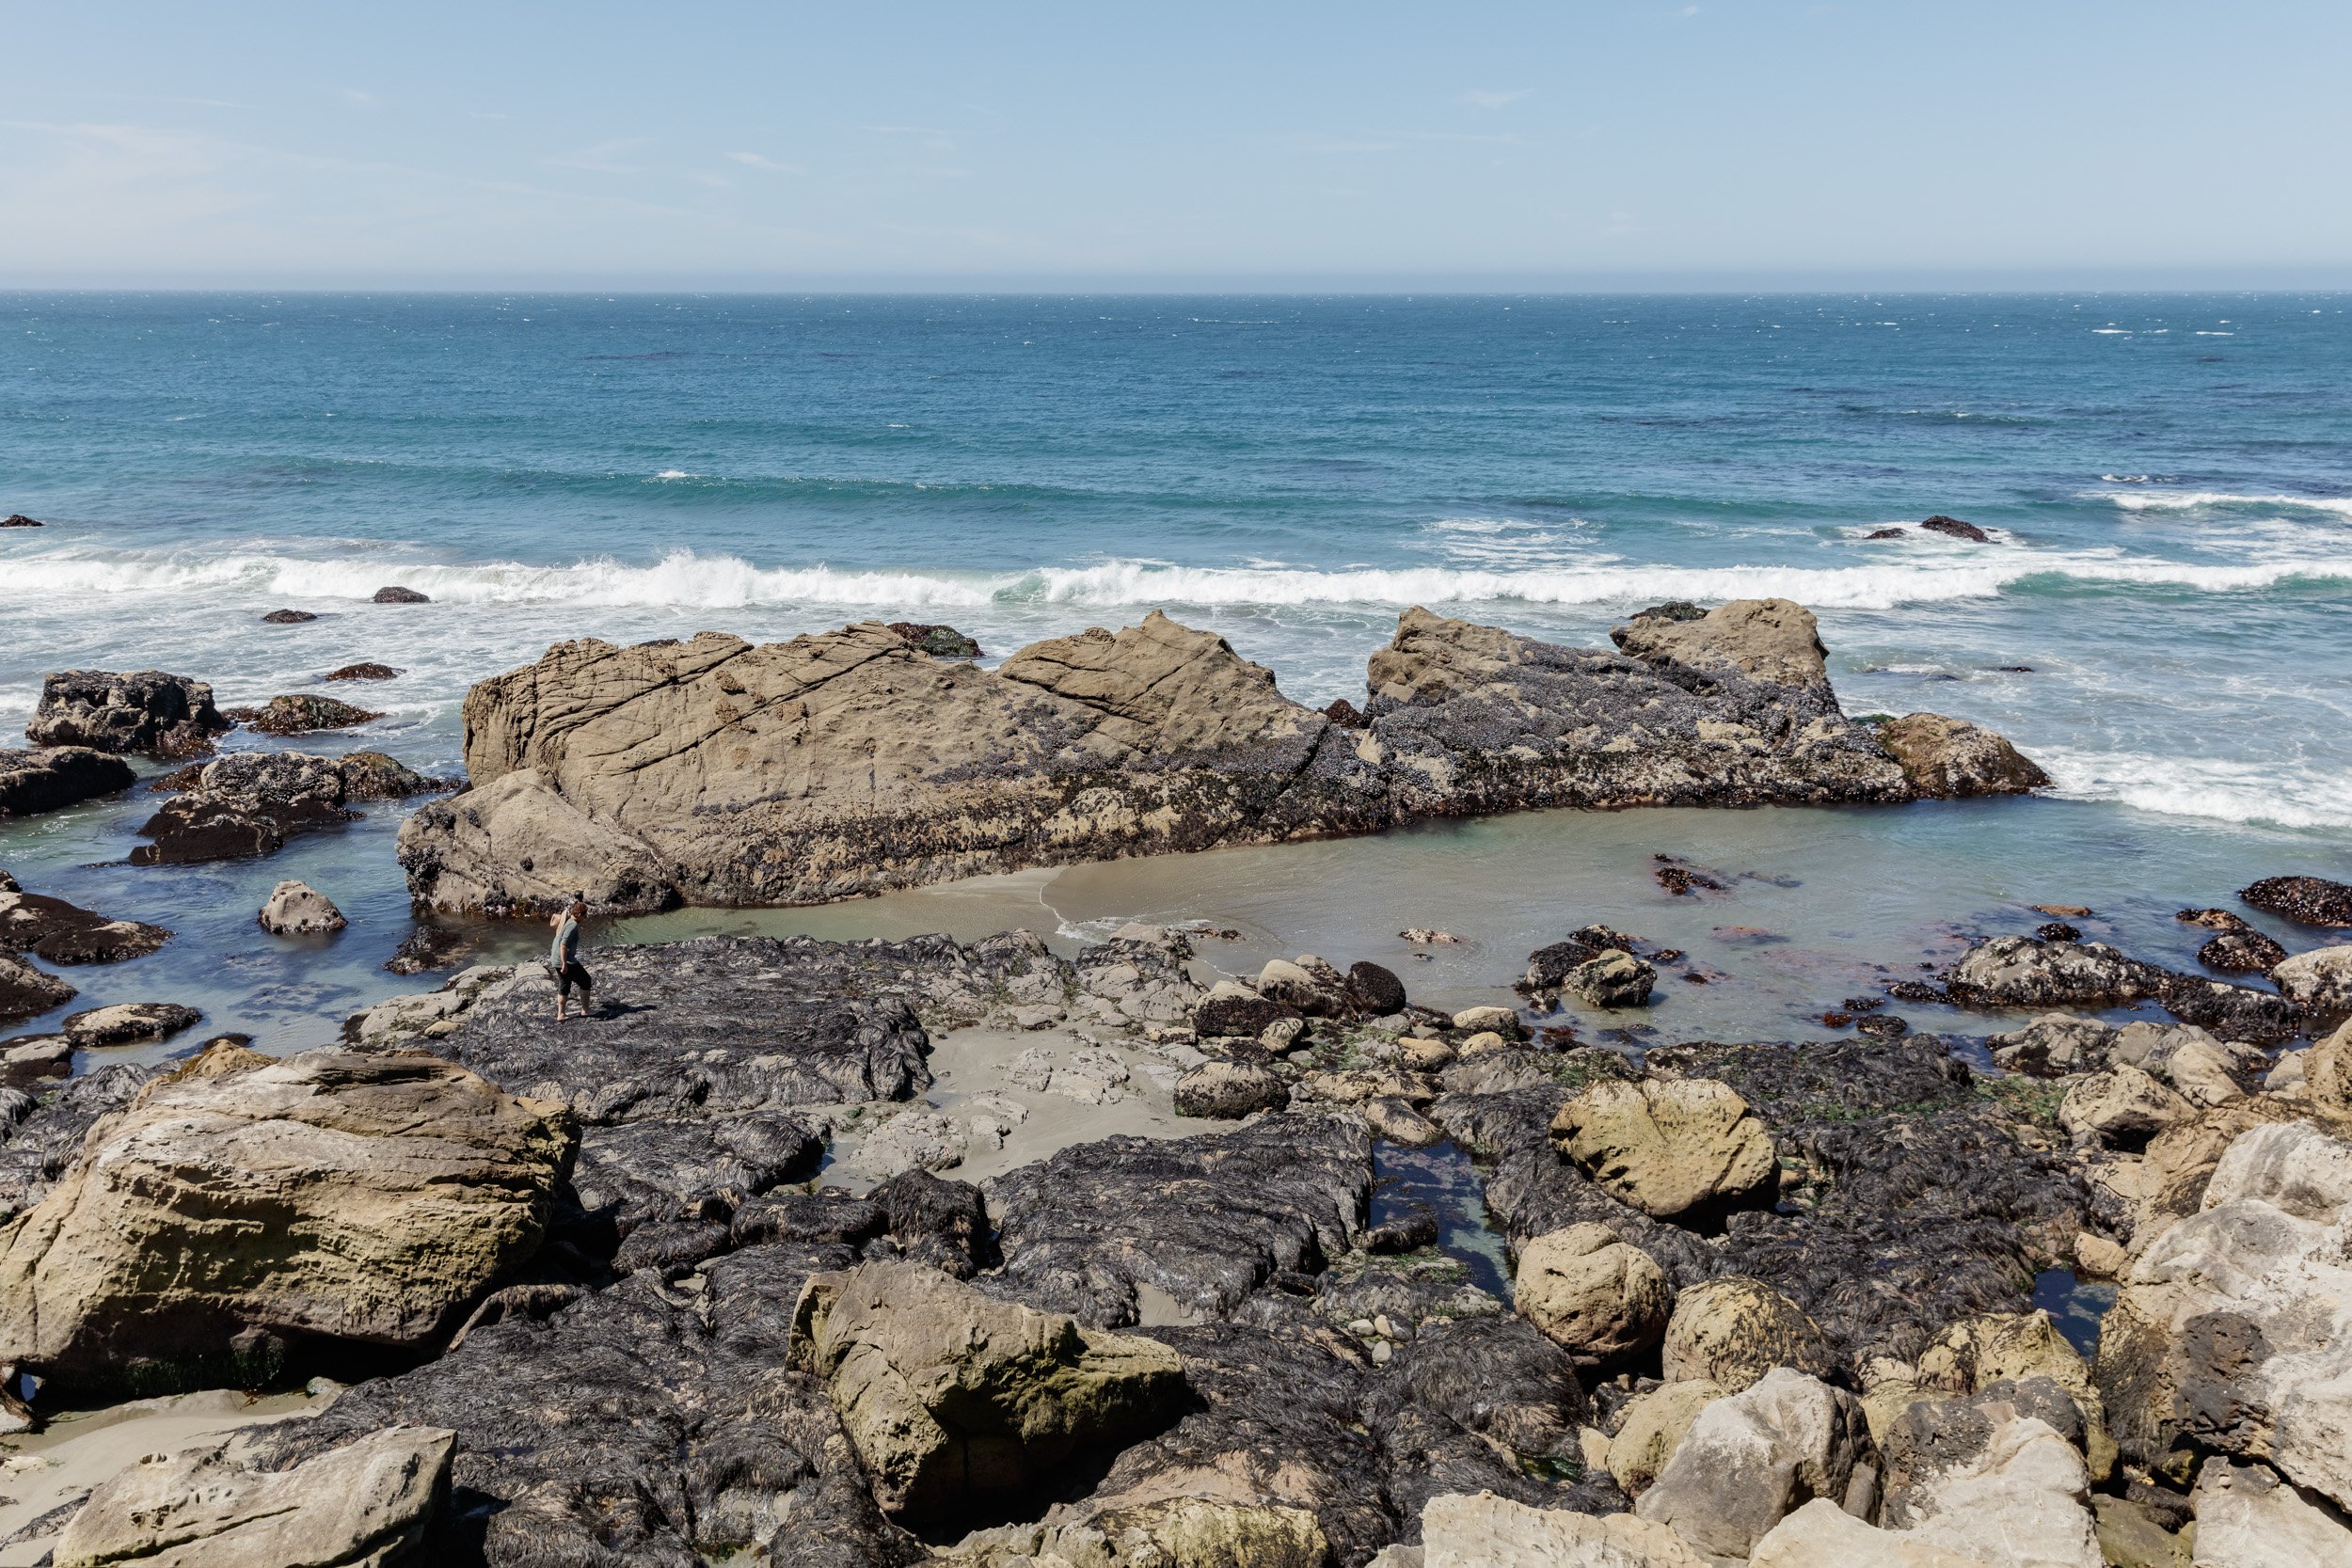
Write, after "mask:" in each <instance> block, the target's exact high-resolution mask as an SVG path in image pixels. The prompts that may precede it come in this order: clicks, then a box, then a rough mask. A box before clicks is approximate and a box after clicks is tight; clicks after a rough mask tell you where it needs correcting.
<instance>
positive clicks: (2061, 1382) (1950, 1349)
mask: <svg viewBox="0 0 2352 1568" xmlns="http://www.w3.org/2000/svg"><path fill="white" fill-rule="evenodd" d="M1917 1370H1918V1380H1917V1385H1916V1388H1915V1392H1918V1393H1920V1394H1922V1395H1929V1394H1932V1393H1934V1392H1938V1391H1940V1392H1943V1393H1947V1394H1957V1395H1961V1396H1963V1397H1972V1396H1979V1395H1983V1396H1987V1397H1991V1398H2008V1399H2010V1400H2011V1402H2015V1403H2017V1404H2018V1405H2019V1407H2020V1411H2021V1413H2022V1414H2026V1415H2031V1416H2037V1417H2040V1418H2042V1419H2043V1420H2045V1421H2047V1422H2048V1423H2049V1424H2050V1426H2051V1427H2052V1428H2053V1429H2055V1430H2056V1431H2058V1433H2060V1434H2061V1435H2063V1436H2065V1437H2066V1438H2067V1440H2068V1441H2070V1442H2072V1443H2074V1445H2075V1446H2076V1447H2077V1448H2080V1449H2082V1450H2083V1453H2084V1460H2085V1463H2086V1465H2088V1467H2089V1469H2090V1479H2091V1480H2092V1481H2105V1480H2106V1478H2107V1475H2108V1472H2109V1471H2110V1470H2111V1469H2112V1468H2113V1467H2114V1464H2115V1439H2114V1437H2113V1436H2112V1435H2110V1434H2109V1433H2108V1432H2107V1429H2106V1404H2105V1402H2103V1401H2102V1400H2101V1398H2100V1396H2099V1391H2098V1389H2097V1388H2096V1387H2095V1386H2092V1384H2091V1381H2090V1367H2089V1366H2088V1365H2087V1364H2085V1362H2084V1360H2083V1358H2082V1356H2081V1355H2080V1354H2077V1353H2076V1351H2075V1349H2074V1346H2073V1345H2071V1344H2069V1343H2067V1341H2066V1338H2065V1337H2064V1336H2062V1335H2061V1334H2059V1332H2058V1325H2057V1324H2056V1323H2053V1322H2052V1321H2051V1319H2050V1314H2049V1313H2047V1312H2045V1311H2042V1310H2039V1309H2037V1310H2035V1311H2031V1312H1991V1313H1985V1314H1983V1315H1981V1316H1979V1317H1975V1318H1969V1319H1966V1320H1964V1321H1963V1322H1961V1323H1954V1324H1953V1325H1952V1326H1951V1327H1949V1328H1947V1329H1946V1330H1945V1331H1944V1332H1943V1333H1942V1334H1941V1335H1939V1336H1937V1337H1936V1339H1935V1341H1934V1343H1932V1344H1931V1345H1930V1346H1929V1347H1928V1348H1927V1349H1926V1350H1925V1351H1923V1352H1921V1353H1920V1355H1919V1361H1918V1369H1917ZM2042 1385H2047V1386H2050V1387H2055V1388H2056V1389H2058V1390H2059V1391H2060V1392H2062V1393H2063V1394H2064V1395H2065V1398H2066V1402H2068V1403H2069V1404H2071V1406H2072V1410H2071V1412H2058V1411H2054V1410H2051V1409H2049V1408H2046V1405H2047V1401H2046V1399H2044V1398H2042V1396H2040V1395H2037V1396H2036V1397H2035V1398H2032V1399H2027V1398H2022V1397H2020V1396H2018V1395H2017V1394H2016V1393H2015V1390H2017V1389H2019V1388H2028V1389H2033V1388H2039V1387H2040V1386H2042ZM2042 1392H2043V1394H2046V1390H2043V1391H2042ZM1979 1402H1980V1403H1981V1402H1982V1401H1981V1400H1980V1401H1979ZM1867 1403H1869V1404H1870V1405H1871V1406H1872V1407H1873V1413H1874V1422H1873V1428H1872V1430H1873V1431H1876V1430H1877V1423H1876V1421H1875V1414H1876V1410H1877V1409H1879V1408H1883V1405H1882V1404H1881V1399H1880V1394H1879V1391H1878V1390H1877V1389H1875V1388H1874V1389H1873V1390H1872V1391H1871V1395H1870V1398H1869V1400H1868V1401H1867ZM1899 1413H1900V1412H1899V1408H1898V1409H1897V1410H1895V1411H1892V1412H1890V1414H1893V1415H1899Z"/></svg>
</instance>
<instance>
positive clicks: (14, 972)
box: [0, 958, 81, 1023]
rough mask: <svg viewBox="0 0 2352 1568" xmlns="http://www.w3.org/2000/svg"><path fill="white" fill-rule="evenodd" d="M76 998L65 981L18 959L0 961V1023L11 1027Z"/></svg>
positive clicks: (76, 994) (0, 959)
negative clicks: (8, 1024)
mask: <svg viewBox="0 0 2352 1568" xmlns="http://www.w3.org/2000/svg"><path fill="white" fill-rule="evenodd" d="M80 994H81V992H80V991H79V990H75V989H74V988H73V987H72V986H71V985H69V984H67V983H66V982H65V981H63V980H60V979H58V978H57V977H56V975H54V974H46V973H44V972H42V971H40V970H38V969H35V968H34V967H33V966H32V965H31V964H28V963H26V962H24V960H23V959H21V958H0V1023H14V1022H16V1021H17V1020H19V1019H23V1018H32V1017H34V1016H36V1015H37V1014H40V1013H45V1012H47V1011H48V1010H49V1009H50V1008H52V1007H62V1006H65V1005H66V1004H67V1003H68V1002H71V1001H72V1000H73V999H74V998H75V997H76V996H79V995H80Z"/></svg>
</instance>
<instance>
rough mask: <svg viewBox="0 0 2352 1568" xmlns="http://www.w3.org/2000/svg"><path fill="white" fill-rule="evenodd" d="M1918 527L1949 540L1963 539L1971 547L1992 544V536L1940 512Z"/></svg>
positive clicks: (1972, 524)
mask: <svg viewBox="0 0 2352 1568" xmlns="http://www.w3.org/2000/svg"><path fill="white" fill-rule="evenodd" d="M1919 527H1920V528H1921V529H1923V530H1925V531H1927V532H1929V533H1940V534H1943V535H1944V536H1945V537H1947V538H1949V539H1965V540H1967V541H1968V543H1970V544H1972V545H1990V544H1992V543H1993V535H1991V534H1989V533H1987V532H1985V531H1984V530H1982V529H1980V528H1979V527H1978V526H1977V525H1976V524H1974V523H1964V522H1963V521H1961V520H1960V519H1959V518H1958V517H1947V516H1945V515H1944V514H1942V513H1941V512H1939V513H1937V514H1936V515H1934V516H1932V517H1930V518H1928V519H1927V520H1926V521H1924V522H1922V523H1921V524H1920V525H1919Z"/></svg>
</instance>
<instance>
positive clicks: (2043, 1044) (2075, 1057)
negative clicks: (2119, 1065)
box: [1984, 1013, 2116, 1078]
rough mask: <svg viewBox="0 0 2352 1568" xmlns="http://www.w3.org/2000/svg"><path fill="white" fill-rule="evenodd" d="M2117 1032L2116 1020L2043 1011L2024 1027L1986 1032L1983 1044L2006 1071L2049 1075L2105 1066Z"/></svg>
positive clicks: (1996, 1062)
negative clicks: (2106, 1021)
mask: <svg viewBox="0 0 2352 1568" xmlns="http://www.w3.org/2000/svg"><path fill="white" fill-rule="evenodd" d="M2115 1036H2116V1028H2115V1026H2114V1025H2113V1024H2111V1023H2102V1022H2099V1021H2098V1020H2097V1019H2095V1018H2078V1017H2076V1016H2075V1015H2074V1014H2073V1013H2044V1014H2042V1016H2041V1017H2040V1018H2037V1019H2035V1020H2034V1021H2033V1022H2030V1023H2028V1024H2026V1026H2025V1027H2024V1028H2023V1029H2012V1030H2010V1031H2009V1032H2008V1033H2006V1034H2000V1035H1990V1036H1987V1037H1986V1038H1985V1042H1984V1044H1985V1049H1986V1050H1988V1051H1990V1052H1991V1053H1993V1061H1994V1065H1995V1066H1997V1067H1999V1068H2000V1069H2002V1070H2003V1071H2005V1072H2024V1073H2030V1074H2032V1075H2033V1076H2034V1077H2037V1078H2048V1077H2060V1076H2063V1075H2065V1074H2068V1073H2074V1072H2089V1071H2092V1070H2094V1069H2098V1068H2101V1067H2104V1066H2106V1060H2107V1052H2108V1050H2109V1048H2111V1047H2112V1046H2113V1045H2114V1043H2115Z"/></svg>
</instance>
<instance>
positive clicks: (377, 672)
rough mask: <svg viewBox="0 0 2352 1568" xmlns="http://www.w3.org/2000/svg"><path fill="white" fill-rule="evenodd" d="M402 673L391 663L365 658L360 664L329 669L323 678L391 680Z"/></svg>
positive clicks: (334, 679)
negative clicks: (381, 662) (379, 662)
mask: <svg viewBox="0 0 2352 1568" xmlns="http://www.w3.org/2000/svg"><path fill="white" fill-rule="evenodd" d="M401 673H402V672H401V671H398V670H395V669H393V668H392V667H391V666H390V665H389V664H378V663H376V662H375V661H374V660H373V659H363V660H361V661H360V662H359V663H358V664H346V665H344V666H343V667H342V669H340V670H329V671H328V672H327V673H326V675H325V676H324V677H322V678H323V679H326V680H330V681H389V680H395V679H397V678H398V677H399V676H400V675H401Z"/></svg>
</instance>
